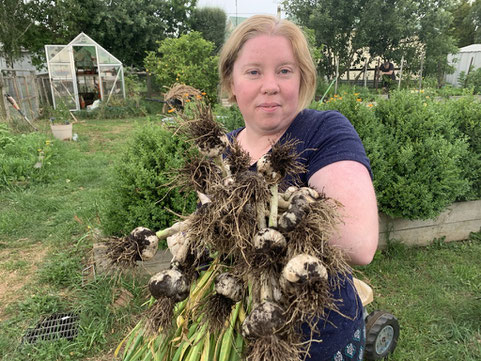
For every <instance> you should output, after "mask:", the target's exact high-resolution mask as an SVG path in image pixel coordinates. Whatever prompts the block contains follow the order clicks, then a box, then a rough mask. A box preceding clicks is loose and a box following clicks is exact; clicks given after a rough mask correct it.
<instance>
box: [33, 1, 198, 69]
mask: <svg viewBox="0 0 481 361" xmlns="http://www.w3.org/2000/svg"><path fill="white" fill-rule="evenodd" d="M196 1H197V0H84V1H82V2H78V1H76V0H32V1H31V2H32V3H34V4H35V6H36V9H37V11H36V16H35V20H36V21H35V22H36V26H35V29H34V30H33V31H32V36H31V37H30V43H29V47H30V49H31V50H32V51H33V52H35V53H37V54H38V55H39V56H40V57H42V56H43V45H45V44H65V43H67V42H69V41H71V40H72V39H73V38H74V37H75V36H76V35H78V34H79V33H80V32H84V33H86V34H87V35H89V36H90V37H92V38H93V39H94V40H95V41H97V42H98V43H99V44H100V45H102V46H103V47H104V48H105V49H107V50H108V51H109V52H110V53H112V54H113V55H114V56H115V57H117V58H118V59H119V60H121V61H122V62H123V63H124V64H126V65H131V66H136V67H142V65H143V60H144V58H145V56H146V54H147V51H151V50H153V49H155V48H156V46H157V42H158V41H160V40H162V39H165V38H166V37H169V36H170V37H173V36H180V35H181V34H183V33H185V32H186V31H188V30H189V29H190V20H189V19H190V17H191V13H192V11H193V9H194V8H195V4H196Z"/></svg>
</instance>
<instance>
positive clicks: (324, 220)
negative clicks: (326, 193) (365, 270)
mask: <svg viewBox="0 0 481 361" xmlns="http://www.w3.org/2000/svg"><path fill="white" fill-rule="evenodd" d="M339 207H341V205H340V204H339V203H338V202H336V201H334V200H332V199H329V198H321V199H320V200H317V201H315V202H313V203H311V204H309V210H308V212H307V214H306V216H305V217H304V218H303V219H302V221H301V222H300V223H299V224H298V225H297V227H296V228H294V230H292V231H291V232H288V233H287V234H286V238H287V239H288V251H287V260H289V259H291V258H292V257H294V256H296V255H298V254H302V253H305V254H310V255H312V256H315V257H317V258H319V259H320V260H321V261H322V264H323V265H324V267H326V269H327V272H328V274H329V275H331V276H333V275H337V274H339V275H346V274H347V273H349V272H350V271H351V268H350V267H349V265H348V263H347V261H346V258H345V256H344V254H343V252H342V251H341V250H340V249H338V248H336V247H333V246H331V245H330V244H329V239H330V238H331V237H332V236H333V234H335V230H336V227H337V225H338V224H340V223H341V219H340V215H339V211H338V209H339Z"/></svg>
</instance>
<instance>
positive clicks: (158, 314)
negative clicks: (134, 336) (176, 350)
mask: <svg viewBox="0 0 481 361" xmlns="http://www.w3.org/2000/svg"><path fill="white" fill-rule="evenodd" d="M175 304H176V301H175V300H174V299H173V298H168V297H161V298H159V299H158V300H157V301H155V303H154V304H153V305H152V306H151V307H149V309H148V310H147V311H146V315H145V317H146V322H147V327H148V330H149V331H150V332H152V333H157V332H159V331H162V332H163V331H167V330H169V329H170V328H171V327H172V319H173V316H174V307H175Z"/></svg>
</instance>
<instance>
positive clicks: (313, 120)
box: [229, 109, 372, 361]
mask: <svg viewBox="0 0 481 361" xmlns="http://www.w3.org/2000/svg"><path fill="white" fill-rule="evenodd" d="M242 129H243V128H240V129H236V130H235V131H233V132H231V133H230V134H229V136H231V137H236V136H237V135H238V134H239V132H240V131H241V130H242ZM286 139H297V140H300V141H301V142H300V143H299V144H298V145H297V149H296V151H297V152H298V154H301V156H300V159H299V160H300V161H301V163H303V164H304V166H305V168H306V172H305V173H303V174H300V175H299V180H300V183H301V184H300V185H301V186H307V185H308V181H309V178H310V177H311V176H312V175H313V174H314V173H316V172H317V171H318V170H319V169H321V168H323V167H325V166H326V165H329V164H332V163H335V162H339V161H343V160H352V161H356V162H359V163H361V164H363V165H364V166H365V167H366V168H367V169H368V171H369V174H370V175H371V177H372V171H371V167H370V163H369V159H368V158H367V156H366V152H365V150H364V147H363V145H362V142H361V140H360V138H359V135H358V134H357V132H356V130H355V129H354V127H353V126H352V124H351V123H350V122H349V120H348V119H347V118H346V117H345V116H343V115H342V114H341V113H339V112H336V111H316V110H312V109H304V110H303V111H302V112H300V113H299V114H298V115H297V117H296V118H295V119H294V121H293V122H292V124H291V125H290V127H289V128H288V129H287V131H286V132H285V133H284V135H283V136H282V137H281V138H280V139H279V141H280V142H282V141H284V140H286ZM332 292H333V296H334V298H335V299H337V300H338V302H337V305H338V309H339V311H338V312H335V311H328V316H327V319H325V320H320V321H319V323H318V329H319V330H320V334H319V335H315V338H316V339H319V340H322V342H313V343H312V344H311V347H310V349H309V354H310V358H306V360H312V361H314V360H315V361H321V360H328V359H329V360H331V359H333V356H335V355H336V353H337V352H338V351H339V350H342V349H343V348H345V347H346V345H348V344H349V343H350V342H351V340H352V339H353V337H354V336H353V335H354V334H355V333H356V332H357V331H358V330H361V329H363V327H364V320H363V316H362V303H361V300H360V299H359V297H358V295H357V292H356V290H355V288H354V285H353V283H352V277H351V276H349V277H347V278H346V279H344V280H343V282H342V285H341V287H340V288H339V289H336V290H333V291H332ZM304 332H305V334H306V335H310V332H309V329H308V328H307V327H306V328H305V329H304Z"/></svg>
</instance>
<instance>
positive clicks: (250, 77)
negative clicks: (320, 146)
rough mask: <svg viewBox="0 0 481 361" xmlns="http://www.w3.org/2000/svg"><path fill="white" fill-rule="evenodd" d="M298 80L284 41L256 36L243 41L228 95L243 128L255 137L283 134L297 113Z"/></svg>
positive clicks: (294, 64)
mask: <svg viewBox="0 0 481 361" xmlns="http://www.w3.org/2000/svg"><path fill="white" fill-rule="evenodd" d="M300 80H301V74H300V69H299V65H298V63H297V61H296V59H295V57H294V53H293V51H292V46H291V43H290V42H289V40H288V39H287V38H285V37H283V36H271V35H258V36H256V37H255V38H252V39H250V40H248V41H246V43H245V44H244V46H243V47H242V48H241V50H240V52H239V55H238V57H237V60H236V61H235V63H234V68H233V72H232V93H233V94H234V95H235V97H236V101H237V105H238V106H239V109H240V111H241V113H242V115H243V117H244V121H245V123H246V127H247V128H249V129H250V130H252V131H255V132H256V133H257V134H259V135H269V134H277V133H280V132H283V131H285V130H286V129H287V128H288V127H289V125H290V124H291V123H292V121H293V120H294V118H295V116H296V115H297V113H298V111H297V108H298V104H299V85H300Z"/></svg>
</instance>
